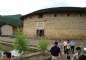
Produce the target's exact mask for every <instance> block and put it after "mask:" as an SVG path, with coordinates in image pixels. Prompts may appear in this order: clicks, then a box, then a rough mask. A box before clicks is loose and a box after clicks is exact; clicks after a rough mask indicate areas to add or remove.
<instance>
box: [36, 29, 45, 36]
mask: <svg viewBox="0 0 86 60" xmlns="http://www.w3.org/2000/svg"><path fill="white" fill-rule="evenodd" d="M36 34H37V37H43V36H44V29H41V30H40V29H38V30H37V31H36Z"/></svg>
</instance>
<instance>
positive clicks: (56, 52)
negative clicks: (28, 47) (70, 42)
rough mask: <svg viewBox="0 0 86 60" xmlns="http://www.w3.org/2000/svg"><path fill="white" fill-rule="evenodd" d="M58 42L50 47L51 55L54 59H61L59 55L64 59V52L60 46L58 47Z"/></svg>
mask: <svg viewBox="0 0 86 60" xmlns="http://www.w3.org/2000/svg"><path fill="white" fill-rule="evenodd" d="M57 45H58V42H55V43H54V46H53V47H52V48H51V49H50V57H51V59H52V60H59V55H60V59H61V60H62V53H61V51H60V48H59V47H57Z"/></svg>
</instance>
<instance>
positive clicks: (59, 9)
mask: <svg viewBox="0 0 86 60" xmlns="http://www.w3.org/2000/svg"><path fill="white" fill-rule="evenodd" d="M54 12H83V13H86V7H55V8H47V9H41V10H37V11H34V12H32V13H29V14H26V15H24V16H22V17H21V18H20V19H21V20H24V18H25V17H28V16H31V15H36V14H44V13H54Z"/></svg>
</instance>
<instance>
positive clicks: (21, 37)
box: [14, 30, 28, 53]
mask: <svg viewBox="0 0 86 60" xmlns="http://www.w3.org/2000/svg"><path fill="white" fill-rule="evenodd" d="M15 35H16V37H15V38H14V39H15V41H14V49H16V50H19V53H22V52H25V51H27V50H28V41H27V40H26V37H25V36H26V35H25V34H24V33H23V32H20V31H19V30H17V31H16V33H15Z"/></svg>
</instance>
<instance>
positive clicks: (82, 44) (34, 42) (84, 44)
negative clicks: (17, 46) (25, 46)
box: [0, 37, 86, 60]
mask: <svg viewBox="0 0 86 60" xmlns="http://www.w3.org/2000/svg"><path fill="white" fill-rule="evenodd" d="M27 40H28V41H30V45H33V46H37V44H38V40H37V39H28V38H27ZM1 41H4V42H13V41H14V39H13V38H9V37H0V42H1ZM49 41H50V45H49V46H48V50H50V48H51V47H52V46H53V45H54V42H55V41H56V40H49ZM57 41H58V40H57ZM63 41H64V40H62V43H63ZM74 41H75V43H76V45H75V48H76V47H81V48H82V51H83V48H86V39H79V40H74ZM75 52H76V51H75ZM62 54H63V59H64V60H67V59H66V54H64V53H63V49H62ZM85 54H86V53H85ZM70 56H71V57H72V56H73V54H70Z"/></svg>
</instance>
